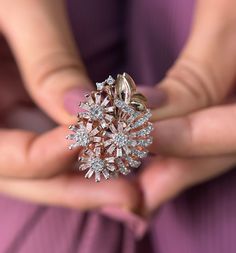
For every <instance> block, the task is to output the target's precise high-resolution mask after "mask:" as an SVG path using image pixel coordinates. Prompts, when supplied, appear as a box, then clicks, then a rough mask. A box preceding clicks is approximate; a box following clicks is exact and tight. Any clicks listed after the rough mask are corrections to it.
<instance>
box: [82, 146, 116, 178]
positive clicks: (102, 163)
mask: <svg viewBox="0 0 236 253" xmlns="http://www.w3.org/2000/svg"><path fill="white" fill-rule="evenodd" d="M79 169H80V170H82V171H83V170H87V173H86V174H85V178H91V177H92V176H93V174H95V181H96V182H99V181H100V180H101V175H103V176H104V178H105V179H108V178H109V177H110V175H111V174H112V173H113V172H114V171H115V169H116V168H115V165H114V157H105V158H102V157H101V148H100V147H96V148H95V151H92V150H86V151H85V152H84V154H83V156H82V157H81V158H80V166H79Z"/></svg>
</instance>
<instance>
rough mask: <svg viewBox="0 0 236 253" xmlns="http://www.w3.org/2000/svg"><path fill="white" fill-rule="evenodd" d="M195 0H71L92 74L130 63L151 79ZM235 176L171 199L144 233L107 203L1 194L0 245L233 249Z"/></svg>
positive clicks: (3, 252) (83, 250) (137, 74)
mask: <svg viewBox="0 0 236 253" xmlns="http://www.w3.org/2000/svg"><path fill="white" fill-rule="evenodd" d="M193 5H194V3H193V1H191V0H165V1H161V0H159V1H157V0H129V1H123V0H113V1H111V0H100V1H94V0H86V1H82V0H80V1H78V0H68V11H69V14H70V18H71V24H72V28H73V31H74V34H75V38H76V41H77V43H78V47H79V48H80V50H81V53H82V56H83V59H84V61H85V63H86V66H87V68H88V71H89V73H90V75H91V77H92V78H93V79H94V80H95V81H97V80H98V81H99V80H103V79H104V78H105V77H107V75H108V74H110V73H117V72H121V71H127V72H128V73H130V74H131V75H132V76H134V78H135V80H136V81H137V82H138V83H145V84H148V85H152V84H154V83H156V82H157V81H159V80H160V79H161V78H162V77H163V76H164V73H165V71H166V70H167V69H168V67H169V66H170V65H171V64H172V63H173V61H174V60H175V59H176V57H177V55H178V53H179V51H180V49H181V47H182V46H183V43H184V41H185V40H186V37H187V34H188V31H189V27H190V23H191V16H192V10H193ZM17 113H20V112H17ZM17 115H18V114H17ZM35 115H36V114H34V117H36V116H35ZM31 117H32V116H30V114H27V118H28V120H30V118H31ZM15 118H16V117H15ZM18 118H19V119H20V118H21V116H19V117H18ZM40 118H42V117H41V116H40V115H39V116H38V119H40ZM34 121H35V120H34ZM42 121H43V122H44V124H46V126H45V125H44V124H41V123H40V124H39V122H40V120H39V121H37V125H40V126H41V128H42V129H43V128H44V127H45V128H48V127H49V125H48V124H49V123H47V120H46V119H45V118H42ZM12 124H13V125H15V126H20V125H21V124H20V123H19V122H12ZM235 181H236V171H232V172H230V173H228V174H226V175H224V176H221V177H220V178H218V179H215V180H214V181H211V182H208V183H205V184H202V185H200V186H197V187H194V188H192V189H190V190H188V191H186V192H184V193H183V194H181V196H179V197H177V198H176V199H174V200H172V201H169V202H168V203H166V204H165V205H163V206H162V207H161V208H160V210H159V212H158V214H156V215H155V216H154V217H153V219H152V220H151V222H150V224H151V225H150V226H149V228H148V231H147V233H146V235H145V236H144V237H143V238H142V239H141V240H137V237H135V233H134V231H132V229H130V223H129V222H130V218H128V219H127V223H121V222H118V221H116V220H114V219H112V218H111V216H112V215H109V216H110V218H109V217H108V216H107V215H106V216H105V215H104V214H105V210H104V212H103V214H101V213H98V212H95V211H94V212H89V213H82V212H79V211H75V210H70V209H65V208H57V207H47V206H39V205H35V204H31V203H26V202H23V201H19V200H15V199H11V198H8V197H6V196H1V197H0V253H32V252H34V253H53V252H57V253H94V252H98V253H99V252H101V253H110V252H112V253H116V252H117V253H138V252H148V253H172V252H173V253H212V252H214V253H222V252H227V253H235V252H236V245H235V234H236V218H235V217H236V216H235V213H236V204H235V201H234V194H235V192H236V184H235ZM108 211H109V212H108V213H110V214H111V210H108ZM113 214H114V215H116V214H115V212H114V213H113Z"/></svg>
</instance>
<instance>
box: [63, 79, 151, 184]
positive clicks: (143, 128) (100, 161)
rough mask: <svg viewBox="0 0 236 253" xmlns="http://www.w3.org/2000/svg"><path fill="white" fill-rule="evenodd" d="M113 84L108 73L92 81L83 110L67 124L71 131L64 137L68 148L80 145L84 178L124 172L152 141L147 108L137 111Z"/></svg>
mask: <svg viewBox="0 0 236 253" xmlns="http://www.w3.org/2000/svg"><path fill="white" fill-rule="evenodd" d="M116 85H117V80H115V79H114V78H113V77H111V76H109V77H108V78H107V79H106V80H105V81H104V82H100V83H96V86H97V90H96V91H93V92H91V94H88V95H86V96H85V97H86V101H85V102H82V103H80V105H79V106H80V107H81V109H83V112H80V113H79V114H78V122H77V124H75V125H72V126H70V127H69V129H70V130H71V131H72V132H73V133H71V134H69V135H68V136H67V139H69V140H71V141H73V143H72V144H71V145H70V146H69V148H70V149H74V148H80V154H79V166H78V168H79V170H81V171H87V172H86V174H85V177H86V178H90V177H92V176H93V175H94V176H95V181H96V182H99V181H100V180H101V176H103V177H104V178H105V179H108V178H111V177H113V176H117V175H118V174H123V175H127V174H129V173H130V171H131V170H130V168H138V167H139V166H140V164H141V161H140V159H141V158H144V157H146V156H147V154H148V150H147V147H148V146H149V145H150V144H151V143H152V137H151V136H150V133H151V131H152V130H153V126H152V123H151V122H150V118H151V112H150V110H148V109H145V110H142V111H139V110H137V109H136V108H135V107H134V106H133V105H132V104H131V103H127V102H125V101H124V100H122V99H121V98H120V97H119V96H118V94H117V91H116Z"/></svg>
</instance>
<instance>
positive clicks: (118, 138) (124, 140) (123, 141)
mask: <svg viewBox="0 0 236 253" xmlns="http://www.w3.org/2000/svg"><path fill="white" fill-rule="evenodd" d="M114 142H115V144H116V145H117V146H118V147H120V148H121V147H124V146H125V145H127V144H128V137H127V135H125V134H122V133H118V134H115V136H114Z"/></svg>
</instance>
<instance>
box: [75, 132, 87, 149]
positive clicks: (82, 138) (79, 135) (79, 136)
mask: <svg viewBox="0 0 236 253" xmlns="http://www.w3.org/2000/svg"><path fill="white" fill-rule="evenodd" d="M74 138H75V141H76V142H77V143H78V144H79V145H80V146H83V147H85V146H87V144H88V143H89V136H88V133H87V132H86V131H84V130H78V131H77V132H76V134H75V137H74Z"/></svg>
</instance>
